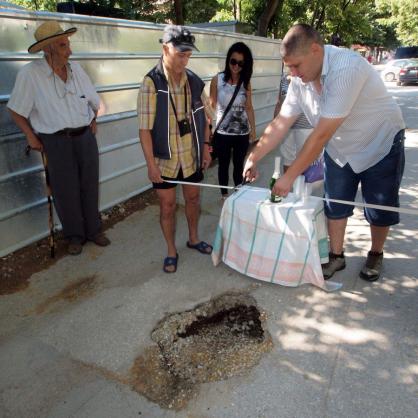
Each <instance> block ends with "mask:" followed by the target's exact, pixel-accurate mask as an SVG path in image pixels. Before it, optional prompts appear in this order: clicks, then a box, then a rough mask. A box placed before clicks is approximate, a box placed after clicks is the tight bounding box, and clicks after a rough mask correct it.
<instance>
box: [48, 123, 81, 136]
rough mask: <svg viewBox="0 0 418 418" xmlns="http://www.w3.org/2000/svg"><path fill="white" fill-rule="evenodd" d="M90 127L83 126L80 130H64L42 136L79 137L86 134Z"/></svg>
mask: <svg viewBox="0 0 418 418" xmlns="http://www.w3.org/2000/svg"><path fill="white" fill-rule="evenodd" d="M88 128H89V126H81V127H80V128H64V129H61V130H60V131H57V132H54V133H52V134H42V135H65V136H66V137H72V136H79V135H82V134H84V132H86V130H87V129H88Z"/></svg>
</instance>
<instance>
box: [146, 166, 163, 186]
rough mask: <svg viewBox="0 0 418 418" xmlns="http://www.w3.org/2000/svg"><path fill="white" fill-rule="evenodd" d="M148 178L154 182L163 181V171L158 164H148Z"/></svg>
mask: <svg viewBox="0 0 418 418" xmlns="http://www.w3.org/2000/svg"><path fill="white" fill-rule="evenodd" d="M148 178H149V179H150V181H151V182H153V183H163V182H164V180H163V179H162V178H161V171H160V169H159V168H158V165H156V164H153V165H152V166H151V167H150V166H148Z"/></svg>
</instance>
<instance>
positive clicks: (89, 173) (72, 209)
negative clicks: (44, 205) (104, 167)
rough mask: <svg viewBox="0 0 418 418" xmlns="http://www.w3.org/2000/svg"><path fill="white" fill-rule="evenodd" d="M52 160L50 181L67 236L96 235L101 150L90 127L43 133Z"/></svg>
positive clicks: (50, 160) (50, 163) (97, 230)
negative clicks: (72, 133) (70, 132)
mask: <svg viewBox="0 0 418 418" xmlns="http://www.w3.org/2000/svg"><path fill="white" fill-rule="evenodd" d="M39 138H40V139H41V141H42V143H43V145H44V150H45V153H46V157H47V161H48V170H49V181H50V184H51V189H52V197H53V199H54V205H55V209H56V211H57V214H58V217H59V219H60V221H61V224H62V229H63V233H64V237H65V238H67V239H70V240H77V241H80V242H83V241H85V240H86V239H93V238H94V237H95V236H96V235H97V234H98V233H99V232H100V228H101V223H100V215H99V187H98V186H99V151H98V148H97V142H96V137H95V136H94V135H93V133H92V132H91V130H90V128H88V129H87V130H86V131H85V132H83V133H82V134H81V135H78V136H73V137H69V136H67V135H65V134H58V135H56V134H39Z"/></svg>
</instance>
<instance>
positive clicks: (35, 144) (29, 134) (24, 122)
mask: <svg viewBox="0 0 418 418" xmlns="http://www.w3.org/2000/svg"><path fill="white" fill-rule="evenodd" d="M9 112H10V113H11V115H12V118H13V121H14V122H15V124H16V125H17V126H18V127H19V128H20V130H21V131H22V132H23V133H24V134H25V135H26V139H27V141H28V145H29V146H30V147H31V148H32V149H33V150H36V151H40V152H42V151H43V149H44V147H43V145H42V142H41V141H40V140H39V138H38V137H37V136H36V135H35V132H33V129H32V127H31V126H30V123H29V120H28V119H27V118H25V117H23V116H22V115H19V113H16V112H15V111H14V110H12V109H10V108H9Z"/></svg>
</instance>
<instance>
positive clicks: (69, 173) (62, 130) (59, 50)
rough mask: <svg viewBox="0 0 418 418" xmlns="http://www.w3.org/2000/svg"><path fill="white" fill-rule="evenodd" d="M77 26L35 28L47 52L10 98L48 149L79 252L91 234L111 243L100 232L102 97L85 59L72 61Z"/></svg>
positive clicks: (36, 141) (66, 229)
mask: <svg viewBox="0 0 418 418" xmlns="http://www.w3.org/2000/svg"><path fill="white" fill-rule="evenodd" d="M76 31H77V29H76V28H70V29H67V30H63V29H62V27H61V26H60V25H59V23H58V22H55V21H46V22H44V23H42V24H41V25H40V26H39V27H38V28H37V29H36V31H35V39H36V42H35V43H34V44H33V45H31V46H30V47H29V49H28V51H29V53H36V52H39V51H43V53H44V56H43V58H42V59H40V60H34V61H32V62H31V63H29V64H27V65H25V66H24V67H23V68H22V69H21V70H20V71H19V73H18V75H17V79H16V83H15V86H14V89H13V92H12V94H11V96H10V100H9V102H8V104H7V107H8V108H9V110H10V112H11V114H12V118H13V120H14V121H15V123H16V124H17V126H18V127H19V128H20V129H21V130H22V131H23V133H24V134H25V135H26V138H27V141H28V145H29V146H30V148H32V149H34V150H36V151H40V152H44V153H45V154H46V157H47V161H48V171H49V181H50V185H51V188H52V196H53V198H54V204H55V208H56V210H57V213H58V216H59V218H60V221H61V224H62V228H63V233H64V237H65V238H66V239H67V240H68V253H69V254H71V255H77V254H80V253H81V251H82V246H83V244H84V243H85V242H86V241H87V240H89V241H92V242H94V243H95V244H97V245H99V246H107V245H109V244H110V241H109V239H108V238H107V237H106V236H105V235H104V234H103V233H102V232H101V222H100V215H99V210H98V201H99V199H98V181H99V156H98V148H97V142H96V137H95V133H96V115H97V111H98V109H99V104H100V99H99V96H98V95H97V93H96V91H95V89H94V86H93V85H92V83H91V81H90V79H89V77H88V76H87V74H86V73H85V72H84V71H83V69H82V68H81V67H80V65H79V64H77V63H75V62H72V63H70V62H69V57H70V55H71V48H70V40H69V37H70V36H72V35H73V34H74V33H75V32H76Z"/></svg>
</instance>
